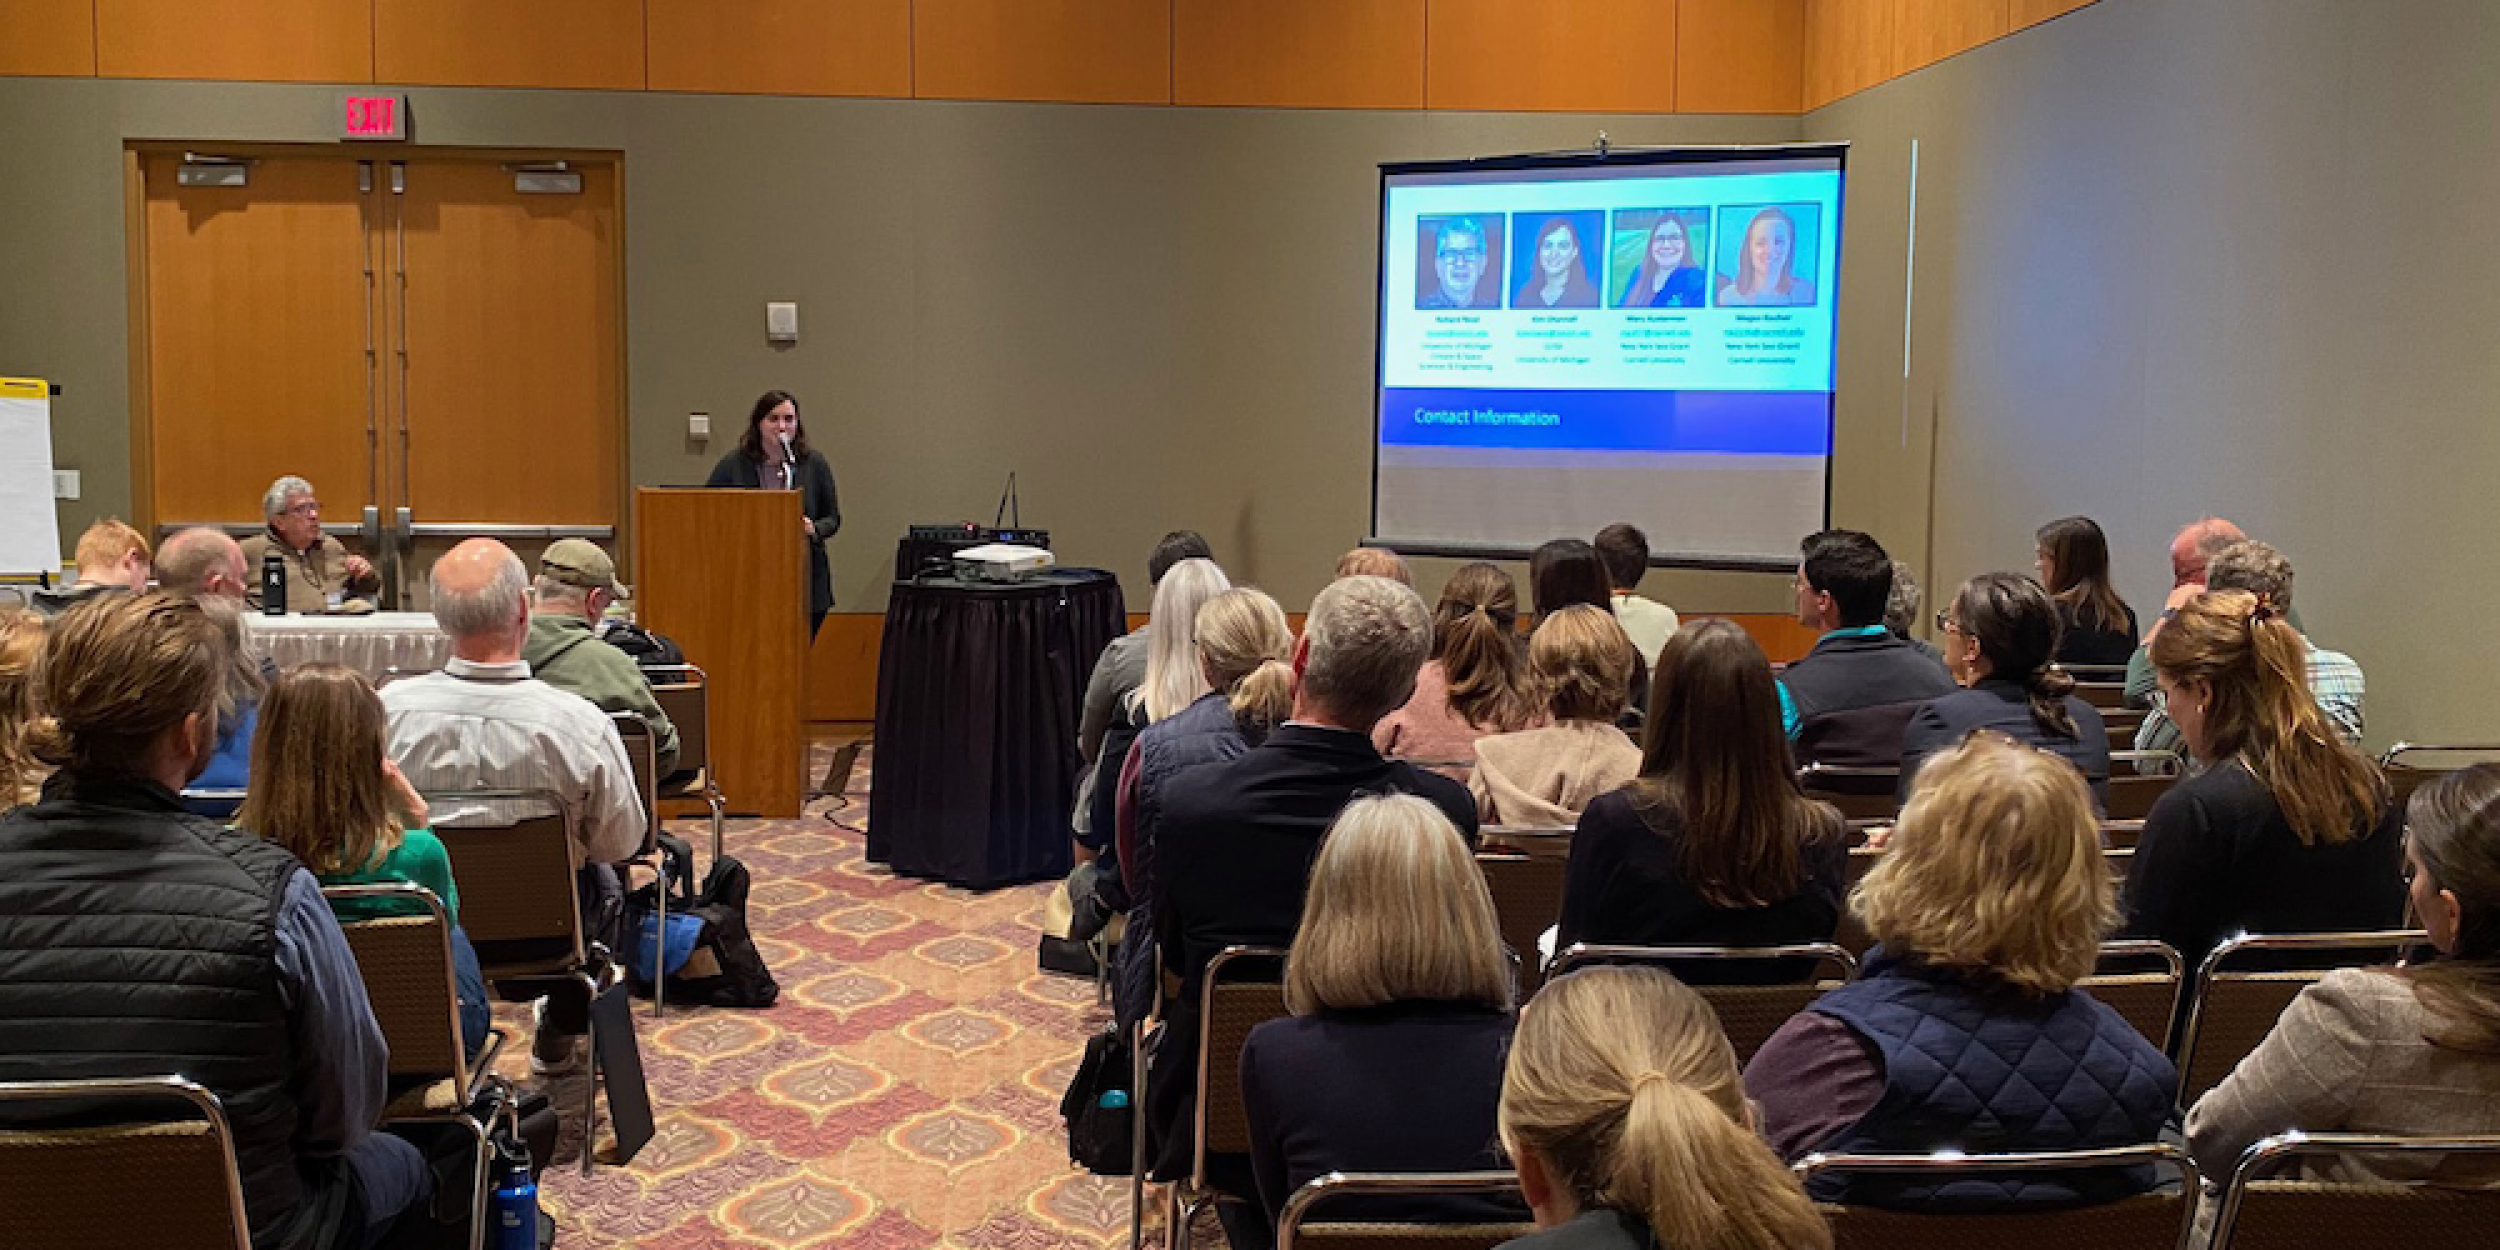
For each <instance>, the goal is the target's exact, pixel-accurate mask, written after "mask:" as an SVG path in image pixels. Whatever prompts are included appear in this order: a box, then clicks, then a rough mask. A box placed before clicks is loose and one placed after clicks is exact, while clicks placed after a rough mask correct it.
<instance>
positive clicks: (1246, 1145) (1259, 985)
mask: <svg viewBox="0 0 2500 1250" xmlns="http://www.w3.org/2000/svg"><path fill="white" fill-rule="evenodd" d="M1284 960H1285V952H1284V951H1283V950H1281V949H1279V948H1277V947H1273V946H1228V947H1225V948H1224V950H1223V951H1222V952H1221V953H1219V954H1217V955H1216V957H1215V958H1214V959H1211V960H1209V961H1207V970H1206V971H1205V972H1204V973H1202V974H1200V978H1199V1004H1198V1005H1199V1014H1198V1028H1199V1036H1198V1123H1197V1150H1196V1152H1195V1162H1194V1163H1193V1164H1192V1172H1193V1174H1194V1175H1195V1177H1196V1184H1197V1185H1198V1186H1199V1187H1201V1188H1204V1187H1205V1185H1206V1183H1207V1156H1208V1155H1210V1154H1248V1153H1250V1116H1249V1112H1248V1111H1247V1110H1246V1109H1245V1108H1244V1107H1243V1106H1242V1101H1241V1051H1242V1047H1243V1046H1245V1045H1247V1044H1248V1043H1249V1041H1250V1030H1252V1029H1255V1028H1257V1027H1259V1026H1260V1025H1262V1024H1265V1023H1267V1022H1268V1021H1270V1020H1273V1019H1275V1018H1277V1017H1278V1016H1281V1015H1284V1014H1285V983H1284V980H1283V976H1284Z"/></svg>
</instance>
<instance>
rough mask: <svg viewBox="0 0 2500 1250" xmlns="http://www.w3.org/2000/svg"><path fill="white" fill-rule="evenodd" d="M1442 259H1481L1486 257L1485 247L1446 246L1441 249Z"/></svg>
mask: <svg viewBox="0 0 2500 1250" xmlns="http://www.w3.org/2000/svg"><path fill="white" fill-rule="evenodd" d="M1441 259H1443V260H1465V261H1481V260H1483V259H1484V249H1483V248H1480V247H1445V248H1442V249H1441Z"/></svg>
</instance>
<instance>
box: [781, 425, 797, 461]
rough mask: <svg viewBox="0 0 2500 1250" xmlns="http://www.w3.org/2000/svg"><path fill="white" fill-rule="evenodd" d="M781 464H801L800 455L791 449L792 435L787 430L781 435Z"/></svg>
mask: <svg viewBox="0 0 2500 1250" xmlns="http://www.w3.org/2000/svg"><path fill="white" fill-rule="evenodd" d="M781 462H782V463H783V464H797V463H798V462H799V457H798V453H797V452H795V451H792V450H791V449H790V434H789V431H787V430H785V431H783V432H782V435H781Z"/></svg>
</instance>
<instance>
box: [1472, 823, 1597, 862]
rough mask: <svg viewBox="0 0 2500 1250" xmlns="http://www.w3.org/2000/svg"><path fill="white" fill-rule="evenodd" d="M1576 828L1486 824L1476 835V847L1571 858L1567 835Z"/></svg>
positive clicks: (1527, 854)
mask: <svg viewBox="0 0 2500 1250" xmlns="http://www.w3.org/2000/svg"><path fill="white" fill-rule="evenodd" d="M1575 832H1576V830H1575V829H1573V827H1572V826H1570V825H1562V826H1558V827H1555V828H1545V827H1543V826H1538V825H1486V826H1485V827H1484V829H1483V830H1482V832H1481V833H1480V834H1479V835H1478V836H1477V839H1476V846H1477V848H1478V849H1480V850H1486V851H1498V852H1505V853H1508V854H1512V855H1526V856H1529V857H1531V858H1536V859H1569V858H1571V838H1572V835H1573V833H1575Z"/></svg>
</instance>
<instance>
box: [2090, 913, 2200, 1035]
mask: <svg viewBox="0 0 2500 1250" xmlns="http://www.w3.org/2000/svg"><path fill="white" fill-rule="evenodd" d="M2186 983H2187V961H2185V960H2183V959H2181V958H2179V952H2177V951H2175V950H2172V949H2171V948H2170V944H2169V943H2168V942H2154V941H2146V940H2136V939H2127V940H2121V941H2112V942H2103V943H2101V960H2100V963H2099V964H2098V965H2097V966H2096V967H2094V969H2093V971H2092V975H2090V976H2088V977H2085V978H2084V979H2083V980H2081V981H2079V982H2077V983H2076V984H2075V988H2076V989H2079V990H2082V991H2084V992H2086V993H2088V994H2090V995H2091V996H2092V997H2094V998H2097V999H2099V1000H2101V1003H2102V1005H2103V1006H2106V1007H2108V1008H2109V1009H2110V1010H2112V1011H2115V1012H2117V1013H2118V1014H2119V1015H2120V1016H2121V1017H2124V1018H2125V1020H2126V1022H2127V1023H2129V1024H2131V1025H2134V1026H2135V1031H2136V1032H2138V1033H2141V1034H2143V1035H2144V1040H2146V1041H2148V1042H2151V1043H2152V1044H2153V1046H2154V1048H2155V1049H2157V1050H2158V1049H2161V1048H2163V1047H2166V1046H2168V1045H2169V1044H2170V1026H2171V1022H2172V1021H2173V1020H2175V1019H2176V1018H2177V1016H2178V1014H2179V990H2180V989H2181V987H2183V986H2184V985H2186Z"/></svg>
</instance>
